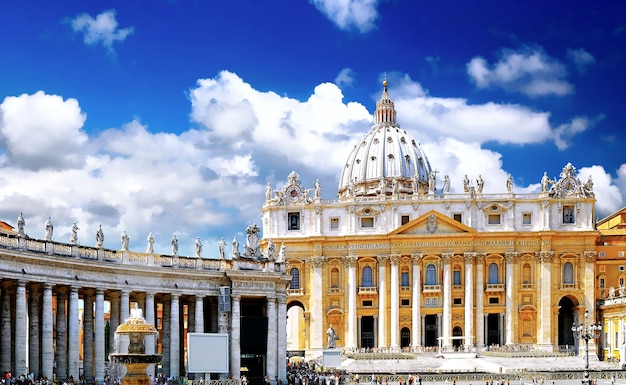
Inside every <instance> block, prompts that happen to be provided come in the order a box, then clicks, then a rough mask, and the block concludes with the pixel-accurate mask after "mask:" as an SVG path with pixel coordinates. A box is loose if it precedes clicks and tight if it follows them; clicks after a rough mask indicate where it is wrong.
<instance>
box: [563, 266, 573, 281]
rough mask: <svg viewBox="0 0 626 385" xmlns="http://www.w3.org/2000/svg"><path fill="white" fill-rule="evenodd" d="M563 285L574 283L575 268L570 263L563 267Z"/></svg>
mask: <svg viewBox="0 0 626 385" xmlns="http://www.w3.org/2000/svg"><path fill="white" fill-rule="evenodd" d="M563 283H565V284H572V283H574V266H572V264H571V263H570V262H565V264H564V265H563Z"/></svg>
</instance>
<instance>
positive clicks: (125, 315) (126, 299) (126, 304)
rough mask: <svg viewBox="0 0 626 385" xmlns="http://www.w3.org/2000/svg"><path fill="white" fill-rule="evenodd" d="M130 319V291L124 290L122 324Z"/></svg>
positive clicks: (121, 303) (121, 309) (121, 308)
mask: <svg viewBox="0 0 626 385" xmlns="http://www.w3.org/2000/svg"><path fill="white" fill-rule="evenodd" d="M129 317H130V290H122V295H121V297H120V323H124V322H126V320H127V319H128V318H129Z"/></svg>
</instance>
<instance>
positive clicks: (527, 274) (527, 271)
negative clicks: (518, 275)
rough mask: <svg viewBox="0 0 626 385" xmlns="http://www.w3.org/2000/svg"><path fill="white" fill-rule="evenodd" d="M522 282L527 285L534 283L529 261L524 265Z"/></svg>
mask: <svg viewBox="0 0 626 385" xmlns="http://www.w3.org/2000/svg"><path fill="white" fill-rule="evenodd" d="M522 283H523V284H525V285H530V284H531V283H533V279H532V270H531V268H530V264H529V263H525V264H524V266H523V267H522Z"/></svg>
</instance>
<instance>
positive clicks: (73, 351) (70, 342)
mask: <svg viewBox="0 0 626 385" xmlns="http://www.w3.org/2000/svg"><path fill="white" fill-rule="evenodd" d="M67 318H68V321H69V322H68V335H67V336H68V338H67V353H68V357H67V364H68V375H70V376H73V377H74V379H75V381H77V380H78V378H79V377H80V370H79V368H80V354H79V348H80V346H79V344H80V325H79V323H78V288H77V287H75V286H72V287H71V288H70V300H69V303H68V308H67Z"/></svg>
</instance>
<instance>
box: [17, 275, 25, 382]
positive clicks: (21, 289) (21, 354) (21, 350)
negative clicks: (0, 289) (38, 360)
mask: <svg viewBox="0 0 626 385" xmlns="http://www.w3.org/2000/svg"><path fill="white" fill-rule="evenodd" d="M26 352H27V349H26V281H22V280H19V281H17V289H16V292H15V375H16V376H18V375H21V374H24V373H26V362H27V359H26ZM18 373H19V374H18Z"/></svg>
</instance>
